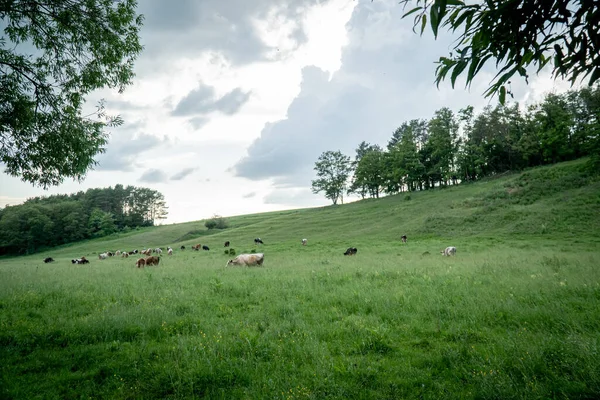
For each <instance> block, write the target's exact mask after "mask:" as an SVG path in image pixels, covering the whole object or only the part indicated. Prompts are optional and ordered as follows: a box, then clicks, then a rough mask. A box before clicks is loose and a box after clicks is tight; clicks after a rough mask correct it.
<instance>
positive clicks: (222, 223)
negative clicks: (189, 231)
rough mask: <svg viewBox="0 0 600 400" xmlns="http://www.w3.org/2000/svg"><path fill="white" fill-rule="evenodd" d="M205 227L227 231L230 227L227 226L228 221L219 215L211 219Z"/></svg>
mask: <svg viewBox="0 0 600 400" xmlns="http://www.w3.org/2000/svg"><path fill="white" fill-rule="evenodd" d="M204 226H205V227H206V228H207V229H225V228H227V227H228V226H229V225H228V224H227V220H226V219H225V218H223V217H221V216H219V215H215V216H213V217H212V218H211V219H209V220H208V221H206V222H205V223H204Z"/></svg>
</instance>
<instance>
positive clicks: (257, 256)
mask: <svg viewBox="0 0 600 400" xmlns="http://www.w3.org/2000/svg"><path fill="white" fill-rule="evenodd" d="M264 261H265V255H264V254H263V253H253V254H240V255H239V256H237V257H236V258H234V259H232V260H229V261H227V264H226V265H225V266H228V265H245V266H247V267H249V266H251V265H263V262H264Z"/></svg>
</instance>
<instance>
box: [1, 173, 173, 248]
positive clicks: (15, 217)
mask: <svg viewBox="0 0 600 400" xmlns="http://www.w3.org/2000/svg"><path fill="white" fill-rule="evenodd" d="M167 209H168V207H167V205H166V202H165V199H164V196H163V195H162V194H161V193H160V192H158V191H156V190H152V189H148V188H144V187H135V186H127V187H124V186H123V185H120V184H119V185H115V187H114V188H113V187H109V188H98V189H88V190H87V191H85V192H83V191H80V192H78V193H74V194H70V195H52V196H47V197H34V198H30V199H28V200H27V201H26V202H25V203H23V204H20V205H16V206H6V207H5V208H3V209H0V255H4V254H29V253H34V252H36V251H39V250H41V249H43V248H45V247H53V246H58V245H62V244H66V243H72V242H76V241H79V240H84V239H90V238H97V237H102V236H107V235H111V234H113V233H116V232H126V231H129V230H130V229H132V228H137V227H142V226H152V225H154V223H155V222H156V221H157V220H160V219H164V218H166V217H167V214H168V211H167Z"/></svg>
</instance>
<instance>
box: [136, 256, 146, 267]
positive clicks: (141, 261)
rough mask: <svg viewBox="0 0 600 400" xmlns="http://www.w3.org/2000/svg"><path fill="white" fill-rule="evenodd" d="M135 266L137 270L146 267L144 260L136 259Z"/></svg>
mask: <svg viewBox="0 0 600 400" xmlns="http://www.w3.org/2000/svg"><path fill="white" fill-rule="evenodd" d="M135 266H136V267H138V268H144V267H145V266H146V259H145V258H138V260H137V261H136V262H135Z"/></svg>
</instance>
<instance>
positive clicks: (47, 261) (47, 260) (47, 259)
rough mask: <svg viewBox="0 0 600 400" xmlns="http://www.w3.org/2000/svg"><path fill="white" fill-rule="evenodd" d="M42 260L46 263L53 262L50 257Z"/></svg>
mask: <svg viewBox="0 0 600 400" xmlns="http://www.w3.org/2000/svg"><path fill="white" fill-rule="evenodd" d="M44 262H45V263H46V264H48V263H51V262H54V258H52V257H46V258H44Z"/></svg>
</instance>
